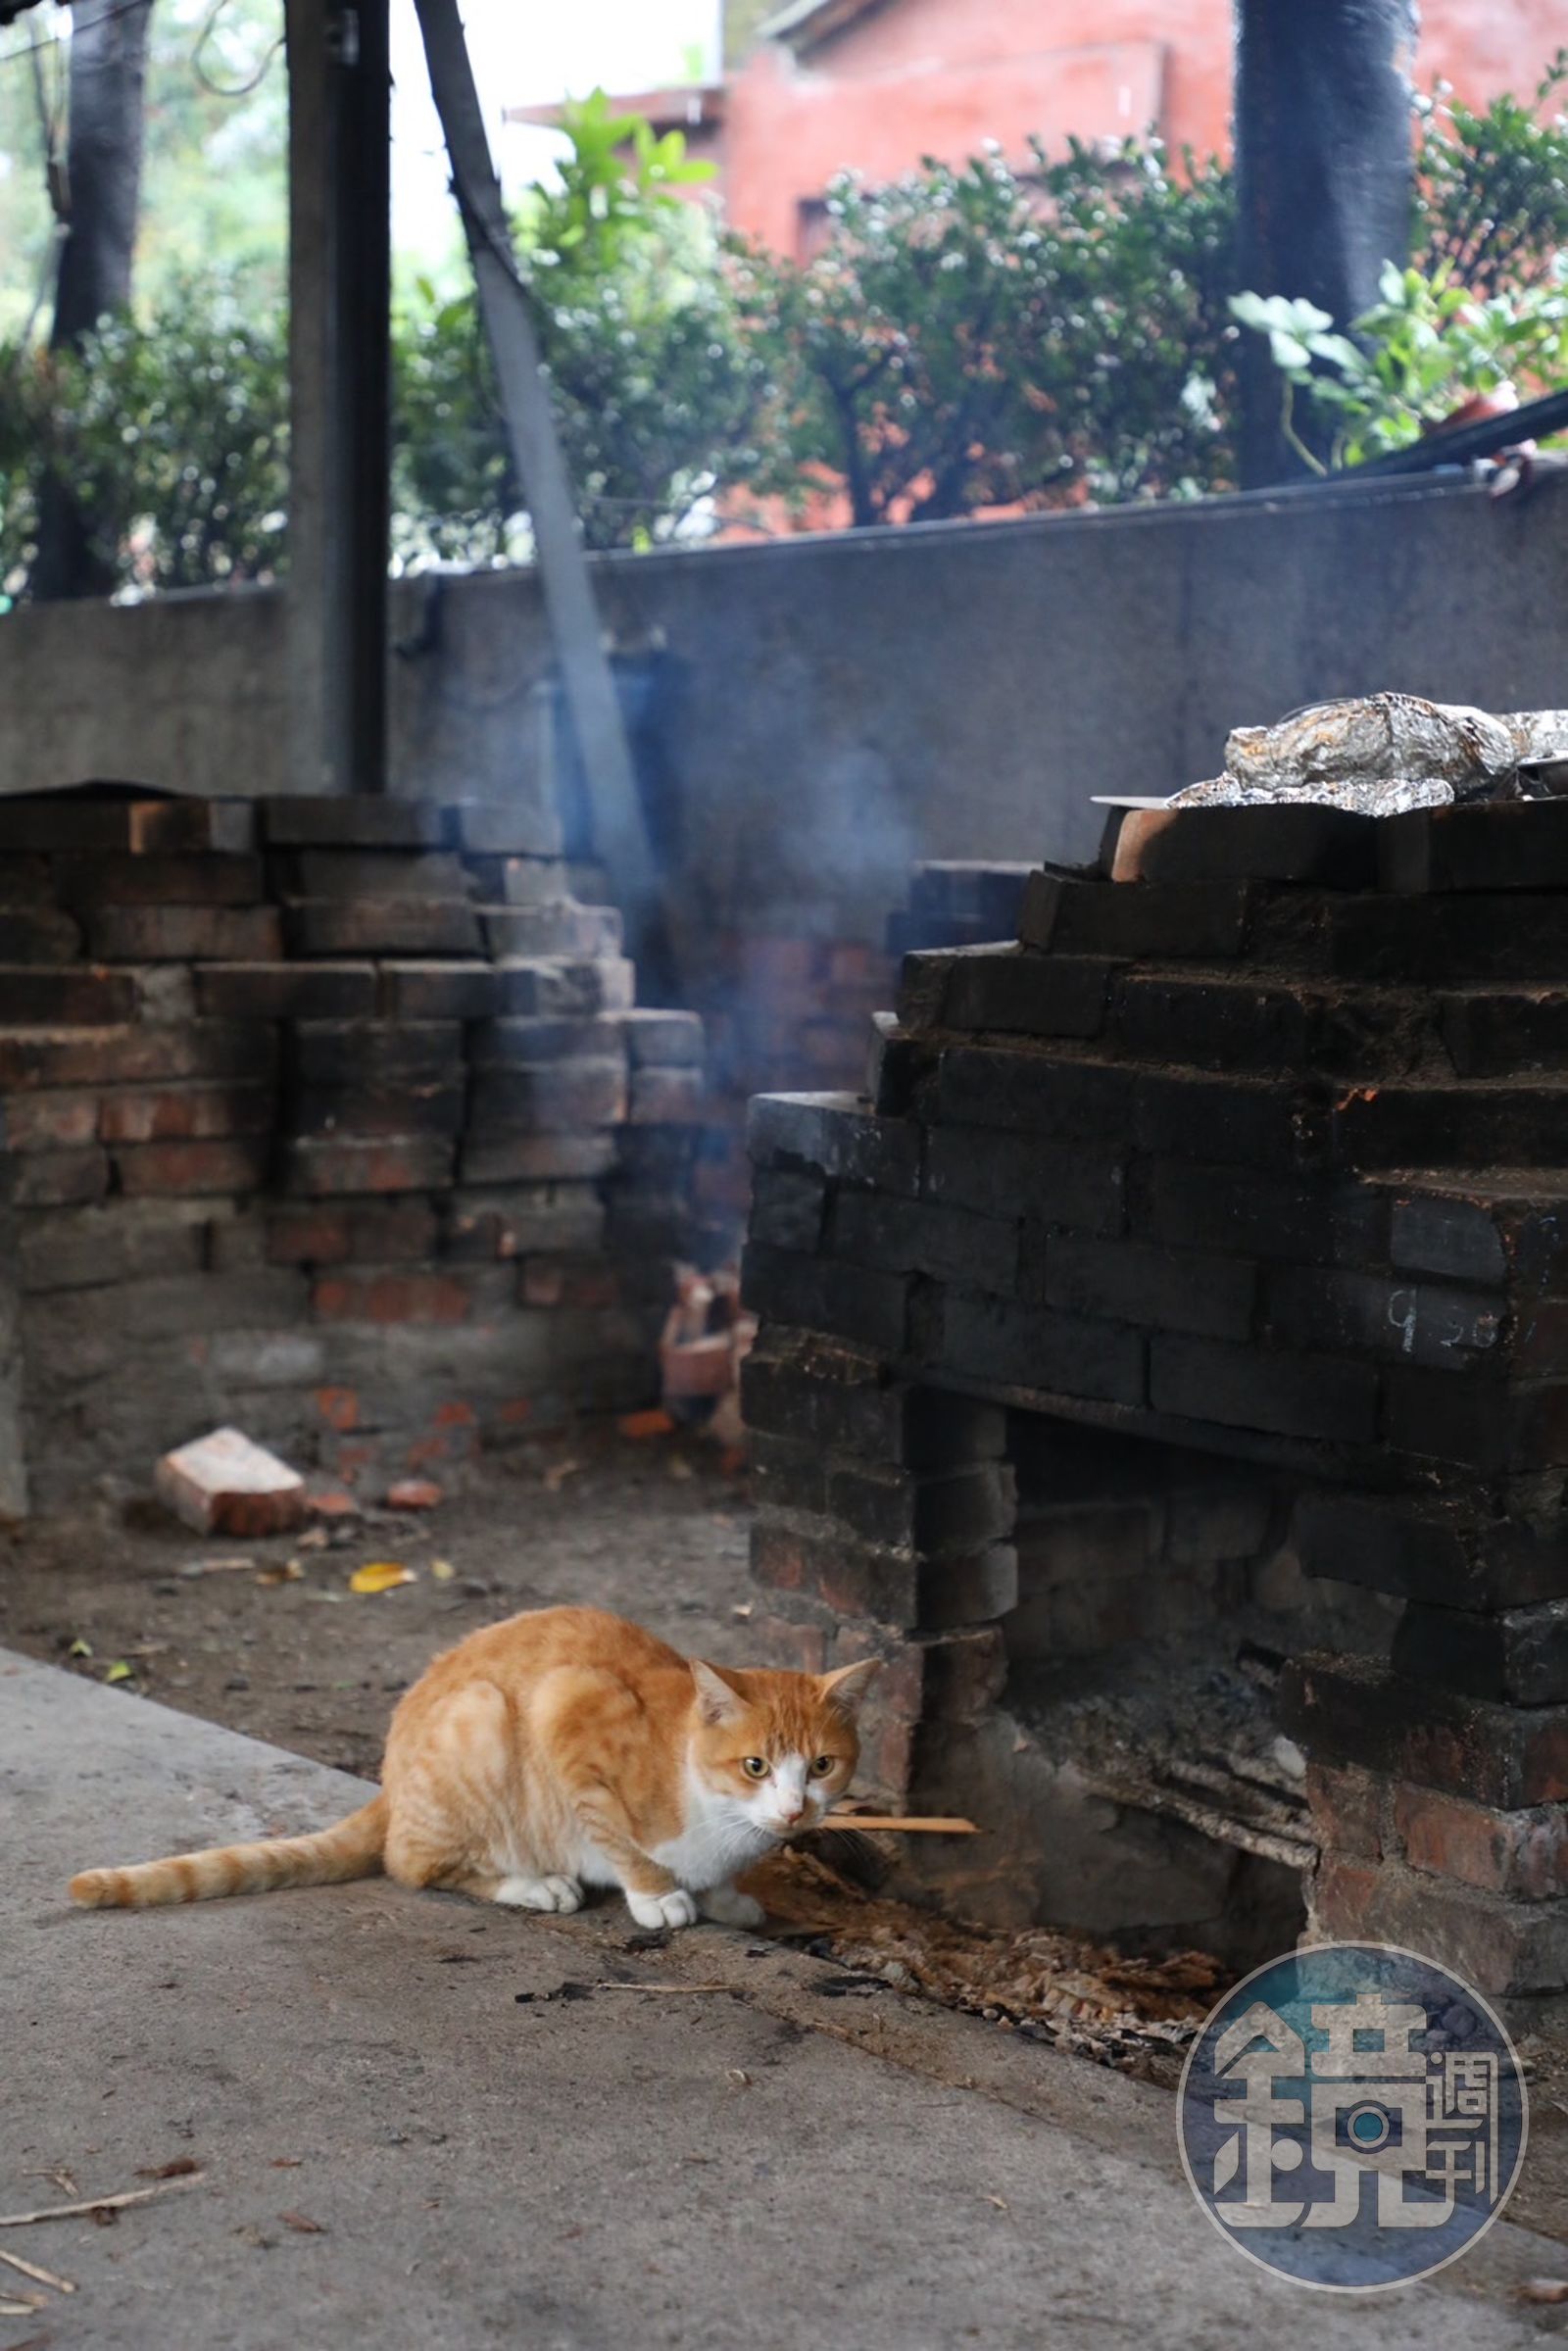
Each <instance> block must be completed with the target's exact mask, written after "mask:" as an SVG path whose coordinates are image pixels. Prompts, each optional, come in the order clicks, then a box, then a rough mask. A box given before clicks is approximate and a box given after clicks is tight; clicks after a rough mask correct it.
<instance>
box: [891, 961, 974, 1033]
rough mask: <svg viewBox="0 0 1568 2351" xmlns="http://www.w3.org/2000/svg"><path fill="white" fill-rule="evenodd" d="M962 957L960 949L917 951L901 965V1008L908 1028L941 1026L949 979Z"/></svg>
mask: <svg viewBox="0 0 1568 2351" xmlns="http://www.w3.org/2000/svg"><path fill="white" fill-rule="evenodd" d="M958 960H959V951H957V950H956V949H940V948H939V949H936V950H922V951H917V952H915V953H913V954H911V955H906V956H905V957H904V959H903V961H902V963H901V964H900V967H899V998H898V1011H899V1019H900V1022H901V1023H902V1025H903V1026H904V1027H905V1028H907V1029H935V1028H941V1027H942V1025H943V1023H944V1022H945V1020H946V1018H947V1002H948V983H949V980H950V979H951V977H952V974H953V971H954V967H955V966H956V963H957V962H958Z"/></svg>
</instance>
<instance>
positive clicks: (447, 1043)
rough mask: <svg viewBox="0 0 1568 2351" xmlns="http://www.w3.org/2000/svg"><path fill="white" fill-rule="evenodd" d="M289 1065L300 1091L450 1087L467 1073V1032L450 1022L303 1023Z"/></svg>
mask: <svg viewBox="0 0 1568 2351" xmlns="http://www.w3.org/2000/svg"><path fill="white" fill-rule="evenodd" d="M289 1063H290V1068H291V1071H292V1074H293V1076H294V1077H295V1079H296V1080H297V1081H298V1083H299V1084H300V1085H302V1086H349V1087H355V1086H366V1085H374V1086H432V1085H434V1086H439V1085H450V1084H452V1083H454V1082H455V1081H456V1080H457V1079H458V1078H460V1077H461V1075H462V1071H463V1030H462V1027H461V1025H460V1024H459V1023H458V1022H457V1021H452V1020H435V1021H414V1020H302V1021H299V1022H298V1023H297V1024H296V1025H295V1027H294V1029H293V1031H292V1033H291V1036H290V1039H289Z"/></svg>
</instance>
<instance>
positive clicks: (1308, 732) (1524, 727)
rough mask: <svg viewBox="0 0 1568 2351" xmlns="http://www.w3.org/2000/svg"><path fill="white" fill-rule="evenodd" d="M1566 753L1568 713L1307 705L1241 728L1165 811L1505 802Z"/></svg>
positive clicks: (1375, 700)
mask: <svg viewBox="0 0 1568 2351" xmlns="http://www.w3.org/2000/svg"><path fill="white" fill-rule="evenodd" d="M1565 754H1568V711H1563V710H1518V711H1513V712H1510V713H1509V714H1508V715H1506V716H1502V717H1497V716H1494V714H1493V713H1492V712H1491V711H1489V710H1472V709H1470V708H1469V707H1468V706H1466V705H1464V704H1461V703H1443V702H1427V701H1424V700H1423V699H1422V698H1421V697H1420V696H1419V695H1416V694H1366V695H1360V696H1356V697H1354V698H1352V699H1349V700H1347V701H1343V702H1319V703H1311V704H1309V705H1308V706H1307V707H1306V708H1305V709H1304V710H1293V711H1291V712H1290V714H1289V715H1288V716H1287V717H1285V718H1282V719H1280V720H1279V721H1278V722H1277V723H1276V724H1275V725H1273V726H1239V727H1237V728H1236V729H1235V730H1234V732H1233V733H1232V734H1231V735H1230V736H1229V737H1228V739H1227V741H1226V745H1225V772H1224V773H1223V774H1222V775H1218V776H1215V777H1213V778H1211V779H1210V780H1209V781H1208V782H1206V783H1201V784H1191V785H1189V786H1188V788H1187V790H1186V791H1185V792H1178V793H1177V794H1176V796H1175V798H1174V800H1173V801H1172V802H1171V803H1170V804H1169V805H1170V806H1171V807H1172V808H1248V807H1255V806H1257V805H1258V804H1260V803H1265V802H1269V801H1279V800H1296V801H1303V802H1310V803H1312V804H1314V805H1317V806H1320V807H1327V808H1348V809H1351V810H1354V811H1355V812H1356V813H1358V814H1362V815H1371V816H1392V815H1397V814H1400V813H1402V812H1403V811H1405V810H1406V809H1409V808H1444V807H1446V806H1447V805H1448V804H1449V803H1450V802H1453V801H1456V800H1510V799H1516V798H1517V797H1518V796H1519V793H1520V791H1521V790H1522V789H1524V788H1526V787H1525V785H1522V783H1521V777H1520V770H1521V768H1525V769H1526V770H1528V769H1529V768H1530V766H1531V765H1532V764H1533V763H1536V764H1539V763H1544V762H1549V761H1551V760H1553V759H1561V758H1562V757H1563V756H1564V755H1565Z"/></svg>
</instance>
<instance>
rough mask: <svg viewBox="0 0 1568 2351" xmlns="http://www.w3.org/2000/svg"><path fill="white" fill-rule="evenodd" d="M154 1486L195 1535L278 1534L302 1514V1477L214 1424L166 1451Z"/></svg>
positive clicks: (239, 1435)
mask: <svg viewBox="0 0 1568 2351" xmlns="http://www.w3.org/2000/svg"><path fill="white" fill-rule="evenodd" d="M153 1485H154V1487H155V1488H156V1490H157V1493H158V1494H159V1497H160V1499H161V1500H163V1501H165V1502H167V1503H168V1505H169V1507H170V1509H171V1510H172V1512H173V1513H174V1516H175V1517H176V1518H177V1519H179V1520H181V1521H182V1523H183V1524H184V1525H185V1526H187V1527H193V1528H194V1529H195V1530H196V1532H197V1533H198V1534H199V1535H215V1534H221V1535H279V1534H282V1533H283V1532H285V1530H287V1529H288V1528H290V1527H297V1526H298V1525H299V1524H300V1523H301V1521H302V1520H303V1519H304V1517H305V1514H306V1507H307V1505H306V1494H305V1480H304V1479H303V1478H302V1477H301V1476H300V1475H299V1474H298V1472H297V1471H296V1470H292V1469H290V1468H289V1466H288V1464H287V1462H285V1461H279V1459H278V1458H277V1455H276V1454H275V1453H270V1452H268V1451H266V1449H265V1448H264V1447H263V1446H261V1445H253V1444H252V1442H251V1440H250V1439H249V1438H248V1437H246V1436H245V1435H244V1434H243V1433H242V1432H241V1431H240V1430H239V1429H214V1430H213V1431H212V1432H211V1434H210V1435H209V1436H206V1437H198V1438H196V1439H194V1440H193V1441H192V1443H191V1444H189V1445H180V1446H178V1447H177V1448H176V1449H175V1451H173V1452H172V1453H166V1454H165V1455H164V1458H163V1459H162V1461H160V1462H159V1464H158V1467H157V1468H156V1470H155V1471H154V1472H153Z"/></svg>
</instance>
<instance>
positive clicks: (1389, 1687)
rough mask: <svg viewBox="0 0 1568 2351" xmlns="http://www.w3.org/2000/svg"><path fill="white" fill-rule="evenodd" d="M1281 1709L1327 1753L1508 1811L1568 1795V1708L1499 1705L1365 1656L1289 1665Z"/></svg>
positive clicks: (1292, 1727) (1319, 1752) (1307, 1743)
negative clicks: (1398, 1672)
mask: <svg viewBox="0 0 1568 2351" xmlns="http://www.w3.org/2000/svg"><path fill="white" fill-rule="evenodd" d="M1280 1711H1281V1719H1282V1726H1283V1728H1284V1729H1285V1730H1286V1731H1287V1732H1288V1733H1289V1734H1290V1736H1291V1737H1292V1738H1294V1739H1299V1741H1300V1743H1301V1744H1302V1745H1303V1746H1304V1747H1305V1748H1306V1750H1307V1752H1308V1754H1309V1755H1311V1756H1312V1757H1313V1758H1314V1759H1321V1760H1322V1761H1324V1762H1328V1763H1350V1764H1358V1765H1360V1766H1361V1767H1362V1768H1363V1769H1364V1770H1367V1771H1376V1772H1389V1773H1392V1774H1393V1775H1394V1776H1395V1777H1396V1778H1397V1779H1401V1780H1408V1781H1413V1782H1414V1783H1415V1784H1416V1786H1417V1787H1420V1788H1442V1789H1445V1790H1446V1791H1447V1792H1448V1793H1449V1794H1451V1795H1458V1796H1467V1797H1469V1798H1470V1799H1471V1801H1472V1802H1475V1803H1478V1804H1491V1805H1495V1806H1497V1807H1498V1808H1499V1809H1500V1810H1503V1811H1514V1810H1517V1809H1519V1808H1521V1807H1523V1806H1526V1805H1530V1804H1546V1803H1559V1802H1561V1801H1562V1800H1563V1799H1564V1798H1565V1797H1568V1707H1564V1706H1538V1707H1530V1708H1514V1707H1511V1706H1499V1705H1494V1704H1489V1703H1488V1702H1487V1701H1486V1700H1484V1699H1478V1698H1470V1697H1465V1696H1463V1695H1461V1694H1459V1693H1458V1692H1455V1691H1452V1690H1434V1689H1431V1688H1429V1687H1427V1686H1424V1685H1423V1684H1421V1683H1417V1682H1408V1681H1405V1680H1404V1679H1403V1678H1402V1677H1400V1676H1398V1675H1395V1674H1392V1673H1390V1672H1388V1671H1387V1670H1386V1669H1385V1668H1383V1667H1381V1666H1377V1665H1373V1664H1371V1663H1370V1662H1368V1661H1366V1660H1364V1659H1360V1658H1348V1657H1339V1658H1327V1657H1318V1656H1312V1657H1303V1658H1300V1659H1299V1660H1298V1661H1296V1662H1295V1663H1293V1664H1291V1665H1288V1666H1287V1667H1286V1669H1285V1674H1284V1676H1283V1678H1282V1681H1281V1686H1280Z"/></svg>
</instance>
